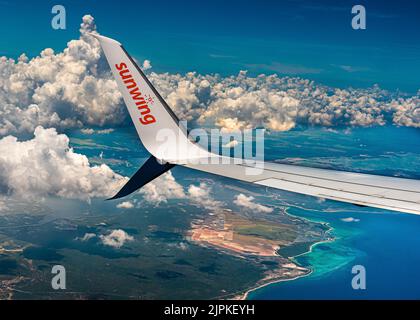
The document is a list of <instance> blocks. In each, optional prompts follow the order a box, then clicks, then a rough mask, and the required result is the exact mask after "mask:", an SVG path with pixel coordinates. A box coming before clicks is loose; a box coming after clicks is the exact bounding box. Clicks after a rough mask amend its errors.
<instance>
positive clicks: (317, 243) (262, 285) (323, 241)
mask: <svg viewBox="0 0 420 320" xmlns="http://www.w3.org/2000/svg"><path fill="white" fill-rule="evenodd" d="M285 213H286V214H288V215H289V216H294V217H297V216H295V215H293V214H290V213H289V212H288V211H287V209H286V210H285ZM299 218H302V217H299ZM303 219H306V220H309V221H312V220H310V219H308V218H303ZM315 222H318V223H319V221H315ZM323 224H325V225H326V226H328V230H327V233H330V232H332V231H333V230H334V228H333V227H332V226H331V225H330V224H329V223H328V222H323ZM335 240H336V239H335V238H330V239H326V240H320V241H317V242H314V243H313V244H311V245H310V246H309V250H308V251H306V252H303V253H300V254H298V255H295V256H293V257H288V259H290V260H291V261H292V262H293V263H295V264H296V265H297V266H299V267H301V268H305V269H306V270H308V272H307V273H305V274H302V275H298V276H295V277H292V278H288V279H284V278H282V279H275V280H273V281H268V282H266V283H262V284H259V285H257V286H255V287H252V288H250V289H248V290H246V291H245V292H244V293H243V294H238V295H235V296H234V297H233V300H246V299H247V298H248V296H249V294H250V293H251V292H253V291H256V290H259V289H261V288H264V287H266V286H269V285H271V284H275V283H280V282H285V281H293V280H297V279H299V278H303V277H307V276H309V275H311V274H312V273H313V272H314V270H313V269H312V268H307V267H303V266H300V265H299V263H298V262H297V261H296V258H298V257H300V256H303V255H306V254H309V253H311V252H312V250H313V248H315V247H316V246H317V245H319V244H321V243H328V242H333V241H335ZM262 281H264V279H263V280H262Z"/></svg>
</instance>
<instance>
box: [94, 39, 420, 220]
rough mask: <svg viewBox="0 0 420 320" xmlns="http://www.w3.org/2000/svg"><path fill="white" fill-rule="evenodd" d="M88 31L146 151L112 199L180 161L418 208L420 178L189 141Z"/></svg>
mask: <svg viewBox="0 0 420 320" xmlns="http://www.w3.org/2000/svg"><path fill="white" fill-rule="evenodd" d="M92 36H94V37H95V38H97V39H98V40H99V42H100V44H101V46H102V49H103V51H104V53H105V56H106V58H107V60H108V62H109V65H110V67H111V70H112V72H113V74H114V76H115V79H116V81H117V84H118V87H119V89H120V91H121V93H122V96H123V98H124V101H125V103H126V105H127V108H128V111H129V113H130V116H131V118H132V120H133V123H134V125H135V127H136V130H137V133H138V135H139V137H140V139H141V141H142V143H143V144H144V146H145V148H146V149H147V150H148V151H149V152H150V153H151V157H150V159H149V160H148V161H147V162H146V164H145V165H144V166H143V167H141V168H140V170H139V171H138V172H137V173H136V174H135V175H134V176H133V177H132V178H131V179H130V181H129V182H128V183H127V185H125V186H124V187H123V189H122V190H121V191H120V192H118V193H117V195H116V196H114V197H113V198H112V199H117V198H120V197H122V196H126V195H128V194H130V193H131V192H133V191H135V190H137V189H138V188H141V187H142V186H143V185H145V184H146V183H148V182H150V181H151V180H153V179H154V178H156V177H158V176H159V175H161V174H162V173H164V172H166V171H167V170H169V169H171V168H172V167H173V166H174V165H182V166H185V167H187V168H190V169H195V170H200V171H203V172H207V173H212V174H216V175H220V176H224V177H229V178H233V179H237V180H241V181H245V182H250V183H254V184H258V185H262V186H266V187H271V188H276V189H281V190H287V191H291V192H296V193H301V194H305V195H310V196H314V197H319V198H325V199H331V200H335V201H341V202H348V203H352V204H355V205H360V206H369V207H375V208H381V209H388V210H393V211H399V212H405V213H412V214H420V181H419V180H412V179H403V178H396V177H386V176H378V175H370V174H361V173H352V172H344V171H335V170H326V169H318V168H309V167H302V166H294V165H286V164H278V163H269V162H264V163H261V162H259V163H258V162H256V163H250V162H248V161H239V162H238V161H233V160H238V159H233V158H228V157H224V156H220V155H217V154H214V153H211V152H208V151H207V150H205V149H203V148H202V147H200V146H199V145H197V144H195V143H193V142H191V141H190V139H189V138H188V134H187V131H186V129H185V128H183V127H182V126H181V125H180V123H179V120H178V118H177V117H176V115H175V114H174V113H173V111H172V110H171V109H170V107H169V106H168V105H167V103H166V102H165V101H164V99H163V98H162V97H161V96H160V95H159V93H158V91H157V90H156V89H155V88H154V87H153V85H152V84H151V83H150V81H149V80H148V79H147V77H146V76H145V74H144V73H143V72H142V71H141V69H140V68H139V67H138V66H137V64H136V63H135V61H134V60H133V59H132V58H131V57H130V55H129V54H128V53H127V52H126V51H125V49H124V48H123V47H122V45H121V44H120V43H119V42H117V41H115V40H113V39H110V38H107V37H103V36H100V35H98V34H92ZM168 135H169V136H173V137H176V139H175V140H173V141H174V142H173V143H169V144H168V141H167V140H165V139H164V137H166V138H167V137H168ZM203 159H205V160H207V161H202V160H203ZM214 160H216V161H214ZM222 160H224V161H222ZM253 168H257V171H258V173H257V174H255V172H254V173H252V174H249V170H252V169H253Z"/></svg>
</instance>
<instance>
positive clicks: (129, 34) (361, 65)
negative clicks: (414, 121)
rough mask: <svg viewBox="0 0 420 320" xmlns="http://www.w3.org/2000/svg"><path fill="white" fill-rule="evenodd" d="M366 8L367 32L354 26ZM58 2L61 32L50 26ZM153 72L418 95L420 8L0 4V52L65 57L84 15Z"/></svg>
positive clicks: (375, 4) (287, 1)
mask: <svg viewBox="0 0 420 320" xmlns="http://www.w3.org/2000/svg"><path fill="white" fill-rule="evenodd" d="M359 3H360V4H364V5H365V7H366V10H367V29H366V30H362V31H361V30H359V31H355V30H353V29H352V28H351V18H352V15H351V7H352V6H353V5H354V4H359ZM54 4H63V5H64V6H65V7H66V10H67V30H64V31H63V30H58V31H57V30H53V29H52V28H51V26H50V22H51V18H52V14H51V8H52V6H53V5H54ZM84 14H92V15H93V16H94V17H95V20H96V23H97V25H98V31H99V32H100V33H102V34H104V35H108V36H111V37H115V38H117V39H118V40H119V41H121V42H122V43H123V44H124V45H125V47H126V48H127V49H128V51H129V52H131V53H132V55H134V56H135V57H136V58H138V59H145V58H147V59H150V60H151V61H152V64H153V68H154V70H155V71H158V72H161V71H168V72H187V71H198V72H201V73H220V74H222V75H230V74H236V73H237V72H238V71H239V70H244V69H246V70H249V72H250V74H251V75H254V74H258V73H267V74H270V73H278V74H279V75H290V76H300V77H303V78H308V79H313V80H316V81H318V82H319V83H323V84H326V85H330V86H336V87H348V86H353V87H368V86H372V85H373V84H375V83H378V84H379V85H380V86H381V87H383V88H386V89H391V90H397V89H400V90H402V91H406V92H409V93H415V92H416V91H417V90H418V89H420V41H419V40H420V33H419V31H418V30H420V2H418V1H411V0H406V1H399V2H398V3H397V2H392V3H388V2H386V1H358V2H357V3H356V2H355V1H326V0H324V1H299V0H294V1H292V0H284V1H252V2H251V1H236V0H231V1H219V0H214V1H206V2H205V1H182V0H179V1H162V0H154V1H148V2H144V1H136V2H135V1H126V2H124V3H123V2H121V3H117V1H112V2H111V1H95V0H89V1H81V0H71V1H47V0H41V1H36V2H33V3H32V2H29V1H20V0H17V1H11V0H10V1H9V0H1V1H0V21H1V24H2V28H1V29H0V30H1V31H0V54H1V55H7V56H11V57H16V56H18V55H19V54H20V53H21V52H25V53H27V54H28V55H29V56H34V55H37V54H38V53H39V52H40V51H41V50H42V49H44V48H46V47H51V48H53V49H55V50H61V49H63V48H64V47H65V45H66V43H67V41H68V40H71V39H74V38H77V37H78V29H79V25H80V23H81V17H82V16H83V15H84Z"/></svg>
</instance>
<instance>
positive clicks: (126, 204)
mask: <svg viewBox="0 0 420 320" xmlns="http://www.w3.org/2000/svg"><path fill="white" fill-rule="evenodd" d="M117 208H118V209H132V208H134V204H133V203H132V202H131V201H124V202H121V203H119V204H117Z"/></svg>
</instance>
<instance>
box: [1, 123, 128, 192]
mask: <svg viewBox="0 0 420 320" xmlns="http://www.w3.org/2000/svg"><path fill="white" fill-rule="evenodd" d="M126 181H127V178H125V177H122V176H120V175H119V174H117V173H115V172H114V171H113V170H112V169H111V168H109V167H108V166H107V165H104V164H102V165H100V166H91V165H90V163H89V160H88V158H87V157H86V156H84V155H82V154H78V153H75V152H74V151H73V149H72V148H70V147H69V138H68V137H67V136H66V135H64V134H58V133H57V131H56V130H55V129H44V128H42V127H37V128H36V129H35V132H34V138H33V139H31V140H26V141H19V140H18V139H17V138H16V137H14V136H7V137H4V138H2V139H0V192H2V193H4V194H16V195H19V196H22V197H30V196H45V195H53V196H59V197H63V198H76V199H84V200H88V199H89V198H92V197H109V196H111V195H113V194H114V193H115V191H116V190H119V189H120V188H121V187H122V185H123V184H124V183H125V182H126Z"/></svg>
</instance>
